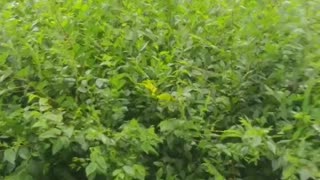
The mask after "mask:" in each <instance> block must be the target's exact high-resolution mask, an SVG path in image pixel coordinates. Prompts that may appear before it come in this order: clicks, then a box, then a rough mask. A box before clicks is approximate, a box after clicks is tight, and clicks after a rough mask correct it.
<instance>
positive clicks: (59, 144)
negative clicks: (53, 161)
mask: <svg viewBox="0 0 320 180" xmlns="http://www.w3.org/2000/svg"><path fill="white" fill-rule="evenodd" d="M63 146H64V142H63V140H62V139H61V138H58V139H57V140H56V141H54V143H53V146H52V155H55V154H56V153H57V152H59V151H60V150H61V149H62V148H63Z"/></svg>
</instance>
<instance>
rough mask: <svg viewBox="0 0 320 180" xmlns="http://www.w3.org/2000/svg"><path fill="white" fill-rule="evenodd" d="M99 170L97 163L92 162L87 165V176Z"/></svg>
mask: <svg viewBox="0 0 320 180" xmlns="http://www.w3.org/2000/svg"><path fill="white" fill-rule="evenodd" d="M96 170H97V165H96V164H95V163H93V162H91V163H90V164H89V165H88V166H87V167H86V175H87V177H88V176H90V175H92V174H94V173H95V172H96Z"/></svg>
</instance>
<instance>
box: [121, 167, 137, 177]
mask: <svg viewBox="0 0 320 180" xmlns="http://www.w3.org/2000/svg"><path fill="white" fill-rule="evenodd" d="M122 168H123V170H124V172H125V173H126V174H128V175H129V176H131V177H133V176H134V175H135V171H134V169H133V168H132V167H131V166H123V167H122Z"/></svg>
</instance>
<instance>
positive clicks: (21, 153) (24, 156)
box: [18, 147, 31, 159]
mask: <svg viewBox="0 0 320 180" xmlns="http://www.w3.org/2000/svg"><path fill="white" fill-rule="evenodd" d="M18 154H19V156H20V157H21V158H22V159H28V158H29V157H30V155H31V154H30V151H29V149H28V148H27V147H22V148H20V149H19V151H18Z"/></svg>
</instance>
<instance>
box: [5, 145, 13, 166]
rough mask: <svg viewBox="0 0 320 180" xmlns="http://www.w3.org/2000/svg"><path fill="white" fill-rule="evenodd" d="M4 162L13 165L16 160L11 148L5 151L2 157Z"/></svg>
mask: <svg viewBox="0 0 320 180" xmlns="http://www.w3.org/2000/svg"><path fill="white" fill-rule="evenodd" d="M3 160H4V161H8V162H9V163H11V164H15V160H16V151H15V150H14V149H12V148H10V149H6V150H5V151H4V156H3Z"/></svg>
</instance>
